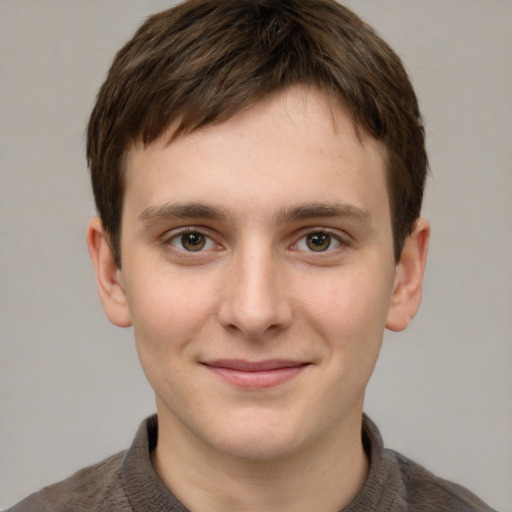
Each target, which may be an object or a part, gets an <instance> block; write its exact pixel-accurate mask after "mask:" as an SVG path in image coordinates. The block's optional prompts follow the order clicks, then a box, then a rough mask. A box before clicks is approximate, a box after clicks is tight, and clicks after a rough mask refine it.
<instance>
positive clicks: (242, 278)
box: [218, 250, 293, 339]
mask: <svg viewBox="0 0 512 512" xmlns="http://www.w3.org/2000/svg"><path fill="white" fill-rule="evenodd" d="M226 270H227V269H226ZM280 270H282V269H280V266H279V265H278V264H277V263H276V262H275V261H274V259H273V257H272V254H271V251H268V252H267V251H265V250H252V251H251V250H246V251H241V252H240V253H239V254H238V255H237V256H234V258H233V262H232V264H231V265H230V268H229V270H227V271H228V272H229V275H228V276H227V277H226V279H225V281H224V283H223V284H224V285H225V286H224V289H223V290H222V292H221V294H222V300H221V303H220V305H219V309H218V318H219V321H220V323H221V325H223V326H224V327H225V328H226V329H229V330H231V331H234V332H238V333H240V334H242V335H243V336H245V337H246V338H248V339H262V338H265V337H267V336H269V335H270V334H271V333H274V334H275V333H277V332H281V331H282V330H284V329H286V328H287V327H288V326H289V325H290V323H291V321H292V315H293V310H292V305H291V303H290V300H289V298H288V297H289V296H290V293H289V290H288V289H287V287H286V286H285V283H284V276H283V273H282V272H281V271H280Z"/></svg>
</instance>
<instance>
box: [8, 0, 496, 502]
mask: <svg viewBox="0 0 512 512" xmlns="http://www.w3.org/2000/svg"><path fill="white" fill-rule="evenodd" d="M88 160H89V165H90V169H91V175H92V183H93V189H94V194H95V199H96V205H97V209H98V213H99V217H98V218H94V219H92V220H91V221H90V223H89V226H88V230H87V241H88V245H89V250H90V254H91V258H92V261H93V264H94V267H95V270H96V276H97V284H98V290H99V294H100V298H101V300H102V303H103V306H104V309H105V312H106V314H107V316H108V318H109V319H110V321H111V322H113V323H114V324H115V325H118V326H122V327H125V326H129V325H133V328H134V332H135V338H136V344H137V350H138V354H139V358H140V361H141V364H142V367H143V369H144V372H145V374H146V376H147V378H148V381H149V382H150V384H151V386H152V387H153V389H154V391H155V396H156V403H157V416H155V417H152V418H149V419H148V420H146V421H145V422H144V423H143V424H142V425H141V427H140V429H139V432H138V433H137V435H136V437H135V440H134V442H133V445H132V446H131V448H130V449H129V450H127V451H126V452H125V453H123V454H118V455H116V456H113V457H111V458H109V459H107V460H106V461H103V462H101V463H99V464H98V465H96V466H93V467H90V468H86V469H84V470H82V471H80V472H78V473H77V474H75V475H74V476H72V477H70V478H69V479H67V480H65V481H63V482H61V483H58V484H55V485H54V486H51V487H48V488H46V489H43V490H42V491H40V492H39V493H36V494H34V495H32V496H31V497H29V498H27V499H26V500H25V501H23V502H21V503H20V504H18V505H17V506H15V507H14V508H13V509H11V510H12V511H16V512H18V511H23V512H29V511H49V510H52V511H68V510H73V511H76V512H81V511H92V510H95V511H96V510H98V511H99V510H101V511H112V512H116V511H136V512H145V511H147V512H149V511H162V510H169V511H183V510H190V511H192V512H202V511H205V512H214V511H223V512H225V511H231V510H232V511H262V510H265V511H280V512H283V511H292V510H293V511H311V510H314V511H321V512H323V511H325V512H338V511H341V510H343V511H384V510H385V511H401V510H414V511H441V510H443V511H444V510H446V511H448V510H449V511H468V510H472V511H485V510H491V509H490V508H489V507H488V506H486V505H485V504H484V503H482V502H481V501H480V500H479V499H478V498H476V497H475V496H474V495H472V494H471V493H470V492H469V491H467V490H466V489H464V488H462V487H460V486H458V485H456V484H453V483H450V482H447V481H445V480H442V479H440V478H438V477H436V476H434V475H433V474H431V473H429V472H428V471H427V470H426V469H424V468H422V467H421V466H419V465H417V464H415V463H413V462H411V461H410V460H408V459H406V458H405V457H403V456H401V455H399V454H397V453H395V452H392V451H388V450H384V449H383V445H382V440H381V438H380V436H379V433H378V430H377V428H376V426H375V425H374V424H373V423H372V422H371V420H370V419H369V418H368V417H366V416H364V415H363V399H364V392H365V388H366V385H367V383H368V380H369V378H370V375H371V373H372V371H373V368H374V365H375V363H376V360H377V357H378V353H379V349H380V345H381V342H382V336H383V331H384V329H385V328H388V329H391V330H396V331H399V330H403V329H405V328H406V327H407V325H408V323H409V322H410V320H411V319H412V317H413V316H414V315H415V313H416V311H417V309H418V307H419V303H420V299H421V289H422V280H423V271H424V268H425V262H426V255H427V248H428V240H429V225H428V223H427V222H426V221H425V220H424V219H422V218H421V217H420V210H421V202H422V196H423V187H424V181H425V175H426V170H427V156H426V153H425V147H424V132H423V126H422V122H421V117H420V114H419V111H418V106H417V101H416V97H415V94H414V91H413V89H412V86H411V84H410V82H409V80H408V78H407V75H406V73H405V71H404V69H403V67H402V65H401V62H400V60H399V58H398V57H397V56H396V55H395V54H394V53H393V52H392V50H391V49H390V48H389V47H388V46H387V45H386V44H385V43H384V42H383V41H382V40H381V39H380V38H379V37H378V36H377V35H376V34H375V33H374V32H373V31H372V30H371V28H369V27H368V26H367V25H365V24H364V23H363V22H361V21H360V20H359V19H358V18H357V17H356V16H355V15H354V14H352V13H351V12H350V11H348V10H347V9H345V8H344V7H342V6H341V5H339V4H338V3H336V2H334V1H331V0H282V1H280V2H275V1H274V2H270V1H267V0H223V1H222V2H219V1H217V0H216V1H213V0H189V1H188V2H185V3H184V4H182V5H180V6H177V7H175V8H173V9H170V10H168V11H165V12H163V13H160V14H157V15H155V16H153V17H151V18H149V19H148V21H147V22H146V23H145V24H144V25H143V26H142V27H141V28H140V30H139V31H138V32H137V34H136V35H135V36H134V38H133V39H132V40H131V41H130V42H129V43H128V44H127V45H126V46H125V47H124V48H123V49H122V50H121V51H120V52H119V53H118V54H117V56H116V58H115V61H114V63H113V65H112V68H111V70H110V73H109V75H108V77H107V80H106V82H105V83H104V85H103V87H102V89H101V90H100V93H99V95H98V100H97V103H96V106H95V108H94V111H93V114H92V116H91V120H90V123H89V129H88Z"/></svg>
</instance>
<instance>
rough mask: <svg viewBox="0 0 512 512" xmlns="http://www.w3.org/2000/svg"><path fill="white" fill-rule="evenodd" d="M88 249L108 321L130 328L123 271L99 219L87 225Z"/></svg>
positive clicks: (91, 220)
mask: <svg viewBox="0 0 512 512" xmlns="http://www.w3.org/2000/svg"><path fill="white" fill-rule="evenodd" d="M87 247H88V248H89V255H90V256H91V260H92V264H93V265H94V271H95V273H96V285H97V287H98V293H99V296H100V300H101V303H102V304H103V309H104V310H105V313H106V315H107V317H108V319H109V320H110V321H111V322H112V323H113V324H114V325H117V326H119V327H129V326H130V325H131V324H132V322H131V318H130V312H129V309H128V304H127V301H126V294H125V290H124V286H123V282H122V279H121V271H120V269H118V268H117V265H116V263H115V261H114V255H113V254H112V251H111V249H110V246H109V244H108V241H107V235H106V233H105V229H104V228H103V223H102V222H101V220H100V219H99V217H94V218H92V219H90V220H89V222H88V224H87Z"/></svg>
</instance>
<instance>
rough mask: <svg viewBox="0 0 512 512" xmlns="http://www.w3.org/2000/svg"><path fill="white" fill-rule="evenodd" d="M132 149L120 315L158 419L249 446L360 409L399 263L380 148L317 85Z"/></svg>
mask: <svg viewBox="0 0 512 512" xmlns="http://www.w3.org/2000/svg"><path fill="white" fill-rule="evenodd" d="M166 140H167V139H166V138H162V139H161V140H159V141H157V142H156V143H155V144H152V145H151V146H149V147H147V148H144V147H143V146H142V145H136V146H135V147H133V148H132V150H131V151H130V153H129V155H128V160H127V161H128V164H127V175H126V195H125V201H124V211H123V218H122V234H121V254H122V269H121V270H118V271H116V272H115V273H112V275H113V277H112V279H111V281H112V282H115V286H116V290H117V291H116V292H115V294H117V295H116V300H115V301H114V302H115V305H112V303H111V302H109V300H108V299H105V298H103V302H104V305H105V309H106V310H107V314H108V315H109V317H110V318H111V320H112V321H113V322H114V323H117V324H118V325H128V324H130V323H131V324H133V327H134V332H135V338H136V344H137V349H138V353H139V357H140V360H141V363H142V367H143V369H144V372H145V374H146V376H147V378H148V380H149V382H150V384H151V386H152V387H153V389H154V391H155V393H156V397H157V407H158V413H159V421H160V425H161V427H160V428H161V429H162V430H165V431H169V432H173V433H174V435H175V436H176V437H178V438H186V439H187V440H188V441H189V442H192V443H195V444H196V445H197V446H202V447H203V448H205V449H211V450H215V451H217V452H220V453H224V454H228V455H230V456H235V457H241V458H248V459H271V458H274V459H275V458H276V457H280V456H283V457H284V456H288V455H290V454H293V453H295V452H297V451H298V450H302V449H305V448H307V447H309V446H313V445H315V443H321V442H322V440H324V439H326V438H327V437H329V436H331V435H340V434H342V433H343V432H344V431H345V430H346V429H347V425H350V424H352V425H353V424H354V422H355V424H356V425H357V423H358V420H360V416H361V410H362V403H363V396H364V390H365V387H366V384H367V382H368V380H369V378H370V375H371V373H372V370H373V367H374V365H375V362H376V360H377V356H378V353H379V348H380V345H381V340H382V336H383V330H384V327H385V325H386V323H389V322H390V321H391V320H390V317H392V316H393V314H396V312H395V313H393V311H395V310H396V308H397V306H396V304H395V302H396V298H395V295H396V293H397V288H398V287H399V281H400V279H399V278H398V277H397V268H398V267H397V266H396V265H395V262H394V258H393V241H392V230H391V219H390V205H389V200H388V193H387V190H386V184H385V183H386V182H385V163H384V162H385V158H384V152H383V149H382V148H381V147H380V145H379V144H378V143H377V142H376V141H374V140H372V139H370V138H364V137H363V139H362V140H361V139H360V138H358V136H357V135H356V133H355V132H354V127H353V124H352V121H351V119H350V118H349V116H348V115H347V113H346V112H345V110H344V109H343V107H342V106H340V105H336V104H334V105H332V104H330V103H329V101H328V100H327V99H326V98H325V97H324V96H323V95H322V94H321V93H320V92H317V91H316V90H309V89H308V90H306V89H302V88H295V89H291V90H288V91H286V92H284V93H282V94H279V95H275V96H272V97H270V98H267V99H265V100H264V101H262V102H260V103H259V104H257V105H256V106H254V107H252V108H251V109H249V110H247V111H244V112H242V113H239V114H237V115H235V116H234V117H233V118H231V119H230V120H228V121H226V122H224V123H221V124H217V125H213V126H209V127H206V128H203V129H200V130H198V131H196V132H193V133H191V134H186V135H183V136H180V137H179V138H177V139H176V140H175V141H173V142H172V143H171V144H166Z"/></svg>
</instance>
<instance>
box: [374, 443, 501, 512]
mask: <svg viewBox="0 0 512 512" xmlns="http://www.w3.org/2000/svg"><path fill="white" fill-rule="evenodd" d="M383 456H384V458H385V459H387V462H388V464H389V465H390V466H394V467H395V468H396V470H397V471H398V473H399V475H400V478H399V480H400V482H401V484H402V485H401V492H400V493H397V494H396V497H395V500H394V504H393V505H394V506H393V507H392V508H391V510H393V511H394V510H396V511H399V510H415V511H417V512H423V511H424V512H427V511H428V512H435V511H439V512H441V511H448V510H449V511H452V512H493V509H492V508H491V507H489V506H488V505H486V504H485V503H484V502H483V501H482V500H480V499H479V498H478V497H477V496H475V495H474V494H473V493H472V492H470V491H469V490H468V489H466V488H465V487H463V486H461V485H459V484H456V483H454V482H450V481H448V480H445V479H443V478H440V477H438V476H437V475H435V474H434V473H432V472H430V471H429V470H427V469H426V468H424V467H423V466H421V465H420V464H417V463H415V462H413V461H412V460H410V459H408V458H407V457H405V456H403V455H402V454H400V453H398V452H395V451H393V450H389V449H385V450H384V453H383Z"/></svg>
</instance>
